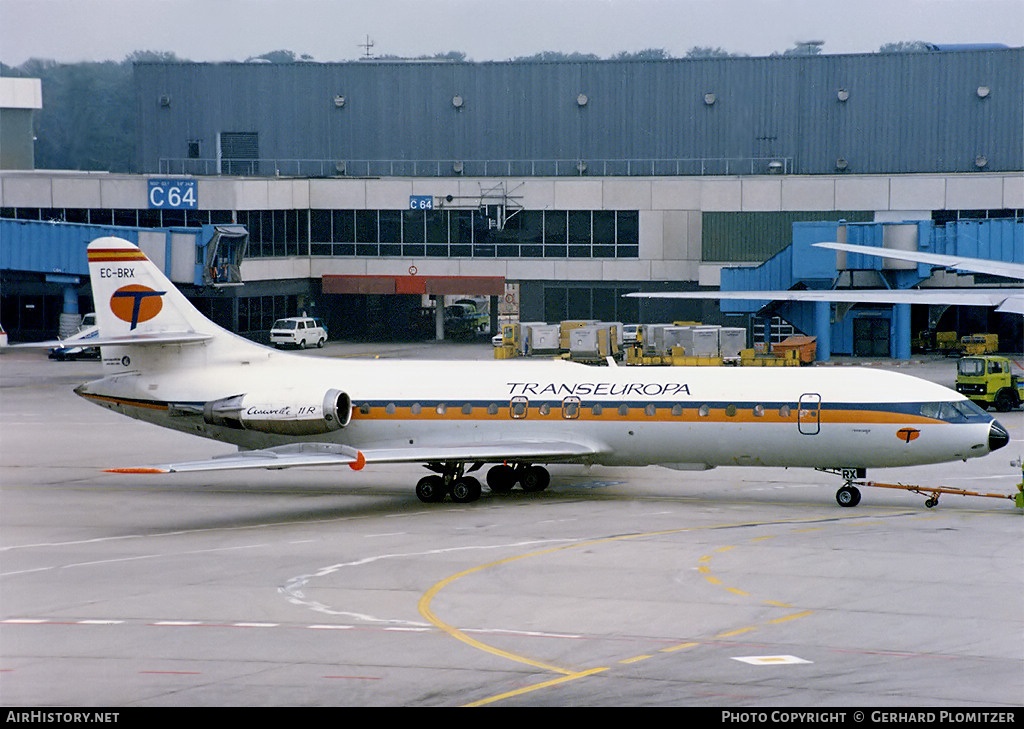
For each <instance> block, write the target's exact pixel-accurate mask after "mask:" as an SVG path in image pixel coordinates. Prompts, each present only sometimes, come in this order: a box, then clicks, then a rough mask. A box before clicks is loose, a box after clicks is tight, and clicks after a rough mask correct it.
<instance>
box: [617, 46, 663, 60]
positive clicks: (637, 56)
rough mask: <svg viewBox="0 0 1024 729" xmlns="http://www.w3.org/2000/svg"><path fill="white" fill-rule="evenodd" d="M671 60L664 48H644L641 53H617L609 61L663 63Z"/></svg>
mask: <svg viewBox="0 0 1024 729" xmlns="http://www.w3.org/2000/svg"><path fill="white" fill-rule="evenodd" d="M670 58H672V56H671V55H670V54H669V52H668V51H666V50H665V49H664V48H645V49H644V50H642V51H635V52H631V51H619V52H618V53H616V54H615V55H614V56H612V58H611V60H613V61H665V60H668V59H670Z"/></svg>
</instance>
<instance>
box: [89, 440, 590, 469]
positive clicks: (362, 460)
mask: <svg viewBox="0 0 1024 729" xmlns="http://www.w3.org/2000/svg"><path fill="white" fill-rule="evenodd" d="M600 452H602V449H601V448H600V447H597V446H593V445H587V444H584V443H573V442H568V441H566V442H556V441H497V442H491V443H470V444H465V445H457V446H405V447H401V446H400V447H382V448H365V449H358V450H357V449H355V448H352V447H351V446H346V445H339V444H336V443H296V444H292V445H285V446H277V447H274V448H263V449H259V450H251V451H239V452H238V453H230V454H227V455H223V456H214V457H212V458H208V459H205V460H201V461H187V462H182V463H163V464H159V465H150V466H133V467H129V468H110V469H106V470H107V471H108V472H111V473H184V472H188V471H225V470H232V469H244V468H269V469H281V468H298V467H309V466H343V465H347V466H350V467H351V468H353V469H355V470H359V469H361V468H362V467H363V465H365V464H367V463H430V462H433V461H467V462H469V461H474V462H475V461H490V462H495V461H504V460H518V459H526V460H554V461H572V460H576V459H581V458H586V457H587V456H592V455H596V454H597V453H600Z"/></svg>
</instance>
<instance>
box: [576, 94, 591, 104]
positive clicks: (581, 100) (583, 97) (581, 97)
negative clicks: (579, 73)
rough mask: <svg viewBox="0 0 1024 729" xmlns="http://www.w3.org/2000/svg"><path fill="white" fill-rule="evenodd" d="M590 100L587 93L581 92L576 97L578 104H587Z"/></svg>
mask: <svg viewBox="0 0 1024 729" xmlns="http://www.w3.org/2000/svg"><path fill="white" fill-rule="evenodd" d="M588 101H589V99H588V98H587V95H586V94H580V95H579V96H577V97H576V106H586V105H587V102H588Z"/></svg>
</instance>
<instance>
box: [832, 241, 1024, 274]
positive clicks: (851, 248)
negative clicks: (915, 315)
mask: <svg viewBox="0 0 1024 729" xmlns="http://www.w3.org/2000/svg"><path fill="white" fill-rule="evenodd" d="M814 245H815V246H816V247H818V248H831V249H833V250H837V251H846V252H848V253H862V254H864V255H867V256H879V257H881V258H896V259H899V260H901V261H914V262H916V263H926V264H930V265H932V266H943V267H945V268H956V269H960V270H963V271H970V272H972V273H988V274H992V275H994V276H1005V277H1007V278H1016V279H1020V280H1022V281H1024V264H1020V263H1009V262H1007V261H994V260H991V259H987V258H968V257H966V256H947V255H942V254H940V253H923V252H920V251H898V250H894V249H892V248H878V247H875V246H858V245H853V244H852V243H831V242H830V243H815V244H814Z"/></svg>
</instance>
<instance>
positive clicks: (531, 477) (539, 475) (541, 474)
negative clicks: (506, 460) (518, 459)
mask: <svg viewBox="0 0 1024 729" xmlns="http://www.w3.org/2000/svg"><path fill="white" fill-rule="evenodd" d="M549 483H551V474H549V473H548V469H546V468H544V467H543V466H528V467H526V468H524V469H523V473H522V475H520V477H519V485H520V486H522V487H523V491H526V492H529V493H534V492H537V491H543V490H544V489H546V488H547V487H548V484H549Z"/></svg>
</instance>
